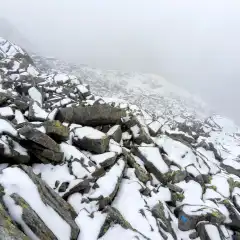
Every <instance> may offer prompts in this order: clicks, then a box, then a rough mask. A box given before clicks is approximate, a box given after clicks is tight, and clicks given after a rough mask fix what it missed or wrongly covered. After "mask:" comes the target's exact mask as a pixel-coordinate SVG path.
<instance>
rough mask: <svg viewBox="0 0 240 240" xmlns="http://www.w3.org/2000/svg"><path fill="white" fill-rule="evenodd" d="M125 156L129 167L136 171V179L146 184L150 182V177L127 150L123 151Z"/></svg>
mask: <svg viewBox="0 0 240 240" xmlns="http://www.w3.org/2000/svg"><path fill="white" fill-rule="evenodd" d="M123 154H124V156H125V158H126V160H127V163H128V165H129V166H130V167H132V168H134V169H135V170H134V171H135V174H136V177H137V178H138V179H139V180H140V181H141V182H143V183H146V182H147V181H149V180H150V175H149V174H148V172H147V171H146V170H145V169H144V168H143V167H142V166H140V165H139V164H138V163H137V162H136V160H135V159H134V156H133V155H131V154H130V153H128V152H127V151H126V150H125V151H123Z"/></svg>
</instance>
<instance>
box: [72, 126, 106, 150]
mask: <svg viewBox="0 0 240 240" xmlns="http://www.w3.org/2000/svg"><path fill="white" fill-rule="evenodd" d="M73 133H74V136H73V143H74V144H75V145H76V146H78V147H79V148H80V149H84V150H88V151H90V152H94V153H99V154H100V153H104V152H106V150H107V148H108V145H109V137H108V136H107V135H106V134H105V133H103V132H100V131H98V130H96V129H94V128H91V127H83V128H76V129H75V130H74V131H73Z"/></svg>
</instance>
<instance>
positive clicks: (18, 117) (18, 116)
mask: <svg viewBox="0 0 240 240" xmlns="http://www.w3.org/2000/svg"><path fill="white" fill-rule="evenodd" d="M15 120H16V121H17V124H20V123H23V122H26V120H25V119H24V116H23V114H22V112H21V111H20V110H18V109H17V110H15Z"/></svg>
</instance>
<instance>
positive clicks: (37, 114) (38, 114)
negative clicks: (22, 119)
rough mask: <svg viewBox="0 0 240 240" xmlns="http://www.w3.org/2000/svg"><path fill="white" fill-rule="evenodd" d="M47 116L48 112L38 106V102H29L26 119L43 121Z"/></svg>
mask: <svg viewBox="0 0 240 240" xmlns="http://www.w3.org/2000/svg"><path fill="white" fill-rule="evenodd" d="M47 117H48V113H47V112H46V111H45V110H43V109H42V108H41V107H40V106H39V103H37V102H33V101H31V102H30V105H29V112H28V119H29V120H30V121H45V120H46V119H47Z"/></svg>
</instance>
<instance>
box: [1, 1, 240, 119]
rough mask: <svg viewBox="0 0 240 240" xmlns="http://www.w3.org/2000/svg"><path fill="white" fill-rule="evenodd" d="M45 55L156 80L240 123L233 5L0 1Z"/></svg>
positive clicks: (239, 41)
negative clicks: (152, 75)
mask: <svg viewBox="0 0 240 240" xmlns="http://www.w3.org/2000/svg"><path fill="white" fill-rule="evenodd" d="M0 5H1V11H0V18H5V19H7V20H9V21H10V22H11V23H12V24H13V25H15V26H16V27H17V29H18V30H19V31H20V32H21V33H22V34H23V35H24V36H25V37H26V39H28V40H29V41H30V42H31V43H32V44H33V46H34V48H35V50H37V51H38V52H39V53H41V54H42V55H45V56H55V57H58V58H61V59H64V60H67V61H71V62H77V63H83V64H89V65H90V66H93V67H100V68H105V69H121V70H124V71H139V72H149V73H156V74H160V75H162V76H164V77H165V78H166V79H167V80H169V81H171V82H173V83H176V84H178V85H180V86H183V87H185V88H187V89H188V90H189V91H190V92H193V93H197V94H199V95H200V96H201V97H202V98H203V99H204V100H205V101H206V102H208V103H209V104H210V105H211V106H212V107H213V108H215V109H217V111H219V112H220V113H223V114H225V115H227V116H229V117H232V118H234V119H235V120H236V121H237V122H238V123H240V111H238V109H239V108H238V106H239V103H240V67H239V63H240V1H239V0H236V1H231V0H225V1H221V0H216V1H215V0H188V1H187V0H165V1H163V0H157V1H154V0H152V1H147V0H146V1H141V0H128V1H124V0H119V1H117V0H115V1H114V0H112V1H106V0H101V1H100V0H99V1H93V0H84V1H82V0H39V1H37V0H15V1H14V0H0Z"/></svg>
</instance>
